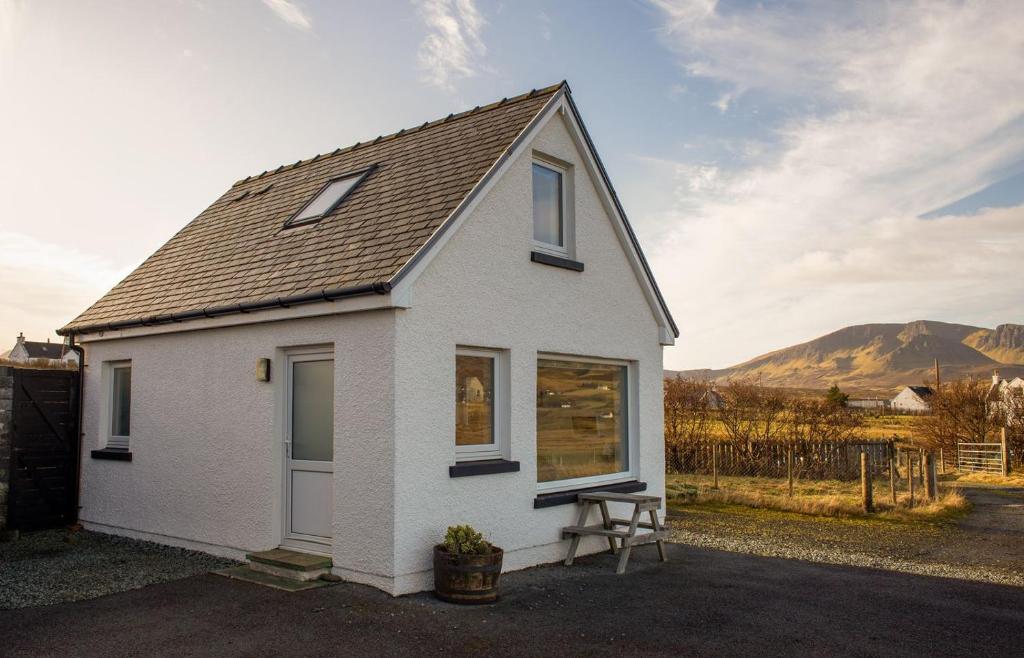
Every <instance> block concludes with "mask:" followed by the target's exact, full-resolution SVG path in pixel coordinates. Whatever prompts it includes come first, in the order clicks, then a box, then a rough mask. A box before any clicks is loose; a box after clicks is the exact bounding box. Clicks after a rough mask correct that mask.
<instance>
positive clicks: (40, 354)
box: [23, 340, 64, 359]
mask: <svg viewBox="0 0 1024 658" xmlns="http://www.w3.org/2000/svg"><path fill="white" fill-rule="evenodd" d="M23 344H24V345H25V351H26V352H28V358H30V359H59V358H61V357H62V356H64V344H63V343H51V342H49V341H47V342H45V343H40V342H36V341H33V340H26V341H25V342H24V343H23Z"/></svg>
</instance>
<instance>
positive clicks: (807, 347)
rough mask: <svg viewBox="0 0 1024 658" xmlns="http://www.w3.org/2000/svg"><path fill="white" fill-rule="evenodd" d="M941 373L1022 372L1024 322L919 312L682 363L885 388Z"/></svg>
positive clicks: (775, 381) (732, 373)
mask: <svg viewBox="0 0 1024 658" xmlns="http://www.w3.org/2000/svg"><path fill="white" fill-rule="evenodd" d="M936 359H938V361H939V366H940V368H941V374H942V377H943V378H958V377H964V376H968V375H973V376H976V377H988V376H990V375H991V374H992V371H993V370H996V369H998V370H999V371H1000V374H1002V375H1003V376H1010V377H1015V376H1018V375H1021V376H1024V325H1019V324H1001V325H999V326H998V327H996V328H995V329H985V328H982V327H971V326H968V325H963V324H950V323H946V322H934V321H931V320H918V321H916V322H909V323H907V324H861V325H855V326H852V327H846V328H844V329H840V330H839V331H835V332H832V333H830V334H827V335H825V336H822V337H820V338H815V339H814V340H812V341H808V342H806V343H801V344H800V345H794V346H792V347H787V348H784V349H781V350H776V351H774V352H769V353H768V354H764V355H762V356H759V357H756V358H754V359H751V360H750V361H746V362H744V363H741V364H739V365H736V366H733V367H731V368H725V369H723V370H684V371H682V375H683V376H684V377H700V378H705V379H714V380H718V381H722V380H726V379H728V378H738V377H743V378H753V379H760V380H761V381H762V382H764V383H765V384H768V385H771V386H784V387H788V388H827V387H828V386H831V385H832V384H838V385H839V386H840V387H841V388H843V389H848V390H851V391H861V392H865V393H866V392H878V393H880V392H883V391H886V392H887V391H890V390H892V389H895V388H899V387H900V386H903V385H907V384H920V383H921V382H923V381H933V380H934V377H935V373H934V364H935V360H936Z"/></svg>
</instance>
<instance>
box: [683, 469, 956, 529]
mask: <svg viewBox="0 0 1024 658" xmlns="http://www.w3.org/2000/svg"><path fill="white" fill-rule="evenodd" d="M711 485H712V481H711V478H710V477H708V476H701V475H669V476H668V478H667V481H666V487H665V488H666V494H667V496H668V497H669V498H670V499H672V501H673V502H674V503H675V504H690V503H698V504H704V503H708V504H718V505H723V504H724V505H743V506H746V507H752V508H756V509H772V510H779V511H784V512H792V513H796V514H808V515H814V516H832V517H871V518H881V519H888V520H894V521H933V522H934V521H943V520H948V519H950V518H952V517H955V516H957V515H959V514H962V513H964V512H966V511H967V510H968V509H969V508H970V503H969V502H968V501H967V499H966V498H964V496H963V495H962V494H961V493H960V492H959V490H957V489H955V488H948V487H946V488H944V489H942V488H940V497H939V499H938V500H936V501H934V502H929V503H924V501H922V499H921V497H920V495H916V496H915V502H916V503H917V504H916V505H915V506H914V507H911V506H910V496H909V494H908V493H907V492H905V491H899V490H898V491H897V499H896V504H895V505H893V503H892V497H891V492H890V489H889V483H888V481H887V480H885V481H883V480H875V481H874V482H873V488H872V495H873V497H874V503H875V512H874V513H872V514H867V513H865V512H864V509H863V507H862V505H861V497H860V496H861V493H860V482H841V481H836V480H825V481H813V482H797V483H794V487H793V496H792V497H790V496H789V495H788V492H789V487H788V483H787V482H786V480H782V479H775V478H755V477H720V478H719V488H718V489H713V488H712V486H711Z"/></svg>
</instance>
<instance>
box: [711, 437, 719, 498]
mask: <svg viewBox="0 0 1024 658" xmlns="http://www.w3.org/2000/svg"><path fill="white" fill-rule="evenodd" d="M711 477H712V481H711V482H712V484H711V488H712V489H717V488H718V442H717V441H715V442H713V443H712V444H711Z"/></svg>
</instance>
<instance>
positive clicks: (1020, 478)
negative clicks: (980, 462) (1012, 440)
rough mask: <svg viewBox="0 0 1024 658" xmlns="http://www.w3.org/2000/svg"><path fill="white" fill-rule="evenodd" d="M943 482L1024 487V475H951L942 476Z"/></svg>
mask: <svg viewBox="0 0 1024 658" xmlns="http://www.w3.org/2000/svg"><path fill="white" fill-rule="evenodd" d="M942 481H943V482H949V483H954V482H963V483H965V484H966V483H971V484H991V485H993V486H998V487H1024V473H1010V475H1008V476H1007V477H1003V476H1002V475H996V474H994V473H966V472H964V473H950V474H948V475H944V476H942Z"/></svg>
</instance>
